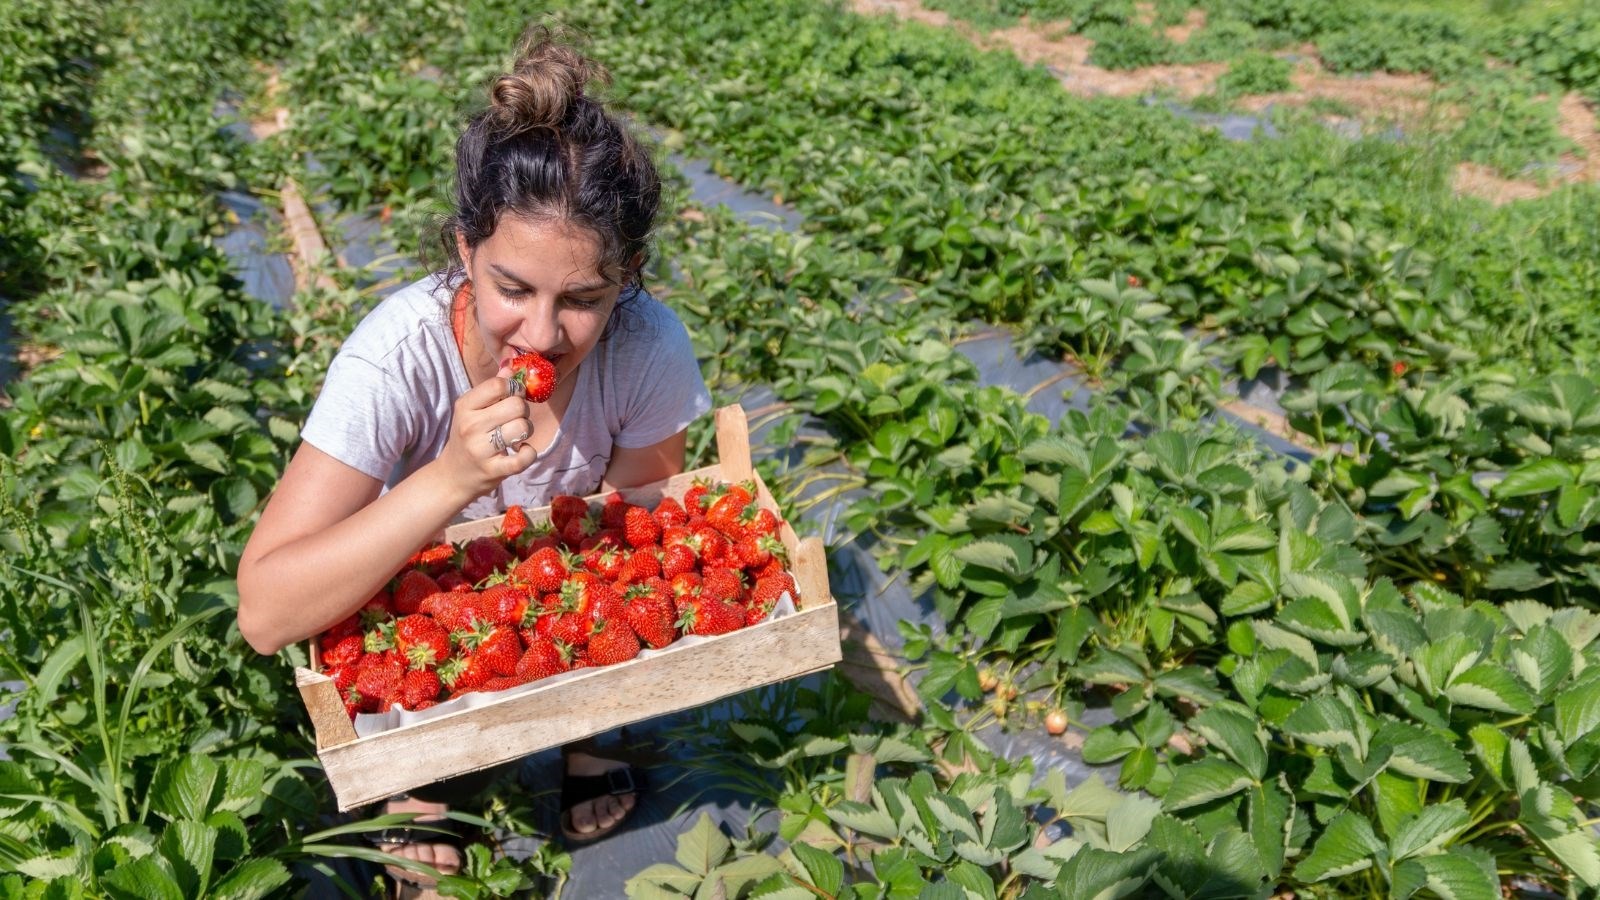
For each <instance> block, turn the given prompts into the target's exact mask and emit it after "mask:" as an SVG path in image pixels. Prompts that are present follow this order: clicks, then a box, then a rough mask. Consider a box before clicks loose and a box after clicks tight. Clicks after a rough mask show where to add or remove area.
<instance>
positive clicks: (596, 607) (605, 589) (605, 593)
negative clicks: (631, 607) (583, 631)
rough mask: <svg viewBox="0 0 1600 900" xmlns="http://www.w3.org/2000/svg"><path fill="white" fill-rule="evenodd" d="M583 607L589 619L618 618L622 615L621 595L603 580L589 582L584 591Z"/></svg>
mask: <svg viewBox="0 0 1600 900" xmlns="http://www.w3.org/2000/svg"><path fill="white" fill-rule="evenodd" d="M583 608H584V609H587V610H588V611H589V618H590V619H618V618H621V617H622V614H623V613H622V595H621V594H619V593H617V589H616V588H614V587H612V586H611V585H609V584H607V583H606V582H603V581H594V582H590V583H589V585H588V587H587V588H586V589H585V591H584V600H583Z"/></svg>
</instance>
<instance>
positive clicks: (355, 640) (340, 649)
mask: <svg viewBox="0 0 1600 900" xmlns="http://www.w3.org/2000/svg"><path fill="white" fill-rule="evenodd" d="M319 649H321V651H322V664H323V665H324V666H326V667H328V668H339V667H341V666H348V665H350V664H351V663H353V662H355V661H356V660H358V659H360V658H361V654H363V653H365V652H367V641H366V638H365V637H363V636H362V635H359V634H347V635H344V636H343V637H338V638H334V639H333V640H329V639H328V638H327V637H324V638H323V640H322V643H321V645H320V648H319Z"/></svg>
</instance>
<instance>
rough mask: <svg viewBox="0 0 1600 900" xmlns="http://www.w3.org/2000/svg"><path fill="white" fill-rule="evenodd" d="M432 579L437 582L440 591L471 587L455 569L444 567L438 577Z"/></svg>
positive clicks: (469, 588)
mask: <svg viewBox="0 0 1600 900" xmlns="http://www.w3.org/2000/svg"><path fill="white" fill-rule="evenodd" d="M434 581H437V582H439V590H441V591H469V590H471V589H472V585H470V584H468V583H467V579H466V578H465V577H464V576H463V575H462V574H461V573H460V572H459V571H457V570H455V569H446V570H444V571H443V572H440V573H439V577H437V578H435V579H434Z"/></svg>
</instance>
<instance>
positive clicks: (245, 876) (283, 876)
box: [211, 857, 289, 900]
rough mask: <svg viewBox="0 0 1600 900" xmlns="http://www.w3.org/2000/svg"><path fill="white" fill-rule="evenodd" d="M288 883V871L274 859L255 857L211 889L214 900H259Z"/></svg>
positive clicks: (231, 871)
mask: <svg viewBox="0 0 1600 900" xmlns="http://www.w3.org/2000/svg"><path fill="white" fill-rule="evenodd" d="M288 883H289V870H288V869H287V868H286V867H285V866H284V865H283V863H281V862H278V861H277V860H275V859H266V858H262V857H257V858H255V859H248V860H245V861H244V862H242V863H240V864H239V865H237V866H235V867H234V868H233V869H232V870H230V871H229V872H228V874H227V875H226V876H224V877H223V879H222V880H221V881H219V882H217V884H216V886H215V887H213V888H212V889H211V896H212V897H213V898H214V900H260V898H263V897H268V896H271V895H272V893H273V892H274V891H276V890H277V889H278V888H280V887H283V886H284V885H286V884H288Z"/></svg>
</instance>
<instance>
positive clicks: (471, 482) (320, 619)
mask: <svg viewBox="0 0 1600 900" xmlns="http://www.w3.org/2000/svg"><path fill="white" fill-rule="evenodd" d="M506 388H507V381H506V379H504V378H491V379H488V380H487V381H484V382H482V383H481V384H479V385H477V386H476V387H474V388H472V389H471V390H469V391H467V392H466V393H465V394H462V395H461V397H460V398H459V399H457V400H456V403H455V409H454V412H453V418H452V420H451V426H450V437H449V438H448V439H446V442H445V447H444V450H443V451H442V452H441V453H440V454H439V456H438V458H437V459H435V460H433V461H432V462H430V463H428V464H427V465H425V466H423V467H422V468H420V469H418V470H417V471H415V472H413V473H411V476H410V477H408V478H406V479H405V480H404V481H402V482H400V483H399V484H397V485H395V487H394V488H393V489H392V490H390V491H389V492H388V493H386V494H383V495H382V496H379V493H380V491H381V490H382V487H383V485H382V483H381V482H379V481H378V479H376V478H373V477H371V476H370V475H366V474H364V473H362V472H361V471H359V470H357V469H355V468H352V467H351V466H349V465H346V464H345V463H342V462H340V461H339V460H337V459H335V458H333V457H332V456H329V455H328V454H326V453H324V452H322V451H321V450H318V449H317V448H316V447H315V446H312V445H311V444H302V445H301V446H300V449H299V450H298V451H296V452H295V455H294V458H293V459H292V460H290V462H289V466H288V468H287V469H285V470H284V473H283V480H282V481H280V482H279V484H278V488H277V490H276V491H274V492H273V495H272V499H271V500H270V501H268V503H267V508H266V509H265V510H263V511H262V513H261V520H260V521H259V522H258V523H257V524H256V528H255V531H254V532H253V533H252V534H251V535H250V541H249V543H247V544H246V545H245V548H244V553H243V555H242V556H241V557H240V559H239V632H240V633H241V634H243V635H244V639H245V640H246V641H248V642H249V643H250V646H252V647H254V648H255V649H256V650H258V651H259V652H261V653H276V652H277V651H279V650H281V649H283V647H285V646H287V645H288V644H291V643H293V642H295V641H298V640H303V639H305V638H308V637H310V636H312V635H314V634H318V633H320V632H322V631H324V630H326V629H327V628H328V626H330V625H332V624H334V623H335V622H338V621H339V620H340V619H343V618H344V617H346V616H348V615H350V614H351V613H352V612H355V611H356V610H357V609H359V608H360V606H361V604H363V603H365V602H366V601H367V600H368V599H369V598H371V597H372V595H373V594H374V593H376V592H377V590H378V588H379V587H380V586H381V585H382V584H383V583H384V582H385V581H387V580H388V579H389V578H390V576H392V575H393V574H394V573H395V572H397V571H399V569H400V567H401V566H402V565H404V564H405V562H406V560H407V559H410V558H411V554H413V553H415V552H416V551H417V549H418V548H419V547H421V546H422V545H423V544H425V543H427V542H428V541H429V540H431V539H432V538H433V537H434V536H435V535H437V534H438V533H439V531H440V529H442V528H443V527H444V526H445V525H446V524H447V523H448V522H449V521H450V519H451V518H453V517H454V516H455V515H456V514H457V513H459V512H461V510H463V509H465V508H466V506H467V504H469V503H471V502H472V501H473V500H475V499H477V498H478V497H481V496H483V495H484V494H486V493H488V492H489V491H491V490H493V489H494V487H495V485H497V484H499V483H500V482H501V481H502V480H503V479H505V478H506V477H507V476H509V475H513V474H515V473H517V472H521V471H523V470H524V469H526V468H528V467H529V466H530V465H532V464H533V461H534V458H535V456H536V455H537V451H536V450H535V448H534V447H533V446H532V445H529V444H522V445H520V446H519V447H518V448H517V452H516V453H514V454H502V453H496V452H495V451H494V449H493V447H492V446H491V445H490V443H489V441H488V439H487V437H486V436H487V434H488V432H489V429H490V428H491V427H493V426H494V425H497V424H501V423H510V424H508V425H505V426H504V427H505V428H507V429H515V428H517V427H522V428H523V429H525V430H524V434H528V433H531V431H532V426H531V425H530V423H528V421H527V420H526V418H522V417H524V416H525V415H526V413H527V402H526V401H525V400H523V399H522V398H521V397H516V396H508V395H507V390H506Z"/></svg>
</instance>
